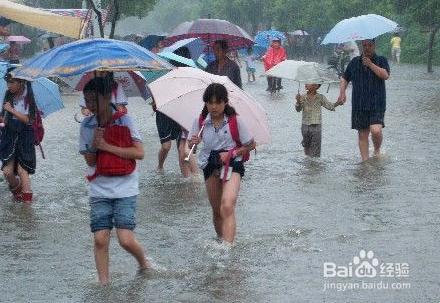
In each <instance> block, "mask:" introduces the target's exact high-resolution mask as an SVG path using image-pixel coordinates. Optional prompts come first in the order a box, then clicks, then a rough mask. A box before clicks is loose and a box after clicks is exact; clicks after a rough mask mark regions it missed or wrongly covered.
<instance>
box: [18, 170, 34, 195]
mask: <svg viewBox="0 0 440 303" xmlns="http://www.w3.org/2000/svg"><path fill="white" fill-rule="evenodd" d="M17 172H18V176H19V177H20V180H21V188H22V192H24V193H31V192H32V189H31V179H30V178H29V173H28V172H27V171H26V170H25V169H24V168H23V167H21V165H20V164H18V168H17Z"/></svg>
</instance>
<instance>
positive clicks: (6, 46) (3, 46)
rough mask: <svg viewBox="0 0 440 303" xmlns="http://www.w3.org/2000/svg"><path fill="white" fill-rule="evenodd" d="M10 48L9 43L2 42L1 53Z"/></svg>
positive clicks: (0, 45)
mask: <svg viewBox="0 0 440 303" xmlns="http://www.w3.org/2000/svg"><path fill="white" fill-rule="evenodd" d="M8 49H9V44H6V43H0V54H1V53H3V52H4V51H7V50H8Z"/></svg>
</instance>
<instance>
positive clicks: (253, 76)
mask: <svg viewBox="0 0 440 303" xmlns="http://www.w3.org/2000/svg"><path fill="white" fill-rule="evenodd" d="M255 80H256V79H255V73H252V82H255Z"/></svg>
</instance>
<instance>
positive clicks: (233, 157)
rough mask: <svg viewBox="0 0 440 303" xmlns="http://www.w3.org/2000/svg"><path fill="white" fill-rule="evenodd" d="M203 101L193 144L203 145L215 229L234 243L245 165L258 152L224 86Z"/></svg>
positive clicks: (202, 163)
mask: <svg viewBox="0 0 440 303" xmlns="http://www.w3.org/2000/svg"><path fill="white" fill-rule="evenodd" d="M203 102H204V103H205V107H204V108H203V111H202V113H201V115H200V117H198V118H197V119H196V120H195V121H194V124H193V127H192V130H191V132H190V134H189V138H191V140H190V142H189V143H190V145H191V146H192V145H194V144H195V145H197V144H199V143H201V142H203V147H202V148H201V151H200V153H199V157H198V163H199V166H200V168H202V169H203V174H204V177H205V185H206V190H207V192H208V198H209V202H210V203H211V207H212V212H213V221H214V228H215V231H216V233H217V236H218V238H219V239H220V240H224V241H226V242H228V243H233V241H234V239H235V233H236V220H235V205H236V202H237V197H238V193H239V190H240V182H241V178H242V177H243V176H244V165H243V162H244V161H246V160H247V159H248V158H249V152H250V151H251V150H253V149H255V141H254V139H253V137H252V136H251V135H250V133H249V132H248V130H247V128H246V126H245V125H244V123H243V121H242V120H241V119H240V117H239V116H238V115H237V114H236V112H235V110H234V108H233V107H232V106H230V105H229V104H228V92H227V90H226V88H225V87H224V86H223V85H221V84H218V83H213V84H211V85H209V86H208V87H207V89H206V90H205V93H204V95H203ZM201 130H202V131H201ZM199 133H200V136H198V134H199Z"/></svg>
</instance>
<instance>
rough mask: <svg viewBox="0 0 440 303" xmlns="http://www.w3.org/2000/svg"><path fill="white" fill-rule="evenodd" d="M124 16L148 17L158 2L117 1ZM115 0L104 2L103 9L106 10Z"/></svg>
mask: <svg viewBox="0 0 440 303" xmlns="http://www.w3.org/2000/svg"><path fill="white" fill-rule="evenodd" d="M117 1H118V5H119V10H120V13H121V15H122V16H126V17H127V16H137V17H144V16H146V15H148V13H149V12H150V11H151V9H152V8H153V7H154V5H155V4H156V0H117ZM109 3H113V0H102V7H103V8H105V7H107V5H108V4H109Z"/></svg>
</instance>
